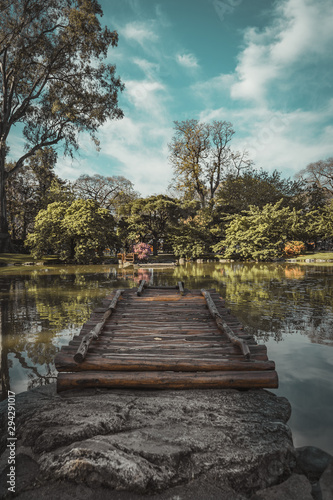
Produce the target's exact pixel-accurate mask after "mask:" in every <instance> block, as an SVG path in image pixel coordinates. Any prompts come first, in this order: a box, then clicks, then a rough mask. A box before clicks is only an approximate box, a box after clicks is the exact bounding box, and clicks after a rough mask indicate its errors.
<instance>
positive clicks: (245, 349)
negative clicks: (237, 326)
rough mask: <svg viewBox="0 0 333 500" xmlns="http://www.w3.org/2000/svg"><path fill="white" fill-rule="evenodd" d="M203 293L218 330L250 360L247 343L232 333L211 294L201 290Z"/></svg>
mask: <svg viewBox="0 0 333 500" xmlns="http://www.w3.org/2000/svg"><path fill="white" fill-rule="evenodd" d="M201 293H202V295H203V296H204V297H205V299H206V302H207V306H208V309H209V312H210V314H211V315H212V316H213V318H214V319H215V321H216V324H217V326H218V328H219V329H220V330H221V331H222V332H223V333H225V334H226V336H227V337H228V338H229V340H230V342H232V343H233V344H235V345H238V347H239V348H240V350H241V351H242V354H243V355H244V356H245V358H247V359H250V349H249V346H248V345H247V343H246V342H244V340H241V339H239V338H238V337H236V335H235V334H234V332H233V331H232V329H231V328H230V326H229V325H228V324H227V323H226V322H225V321H223V319H222V317H221V315H220V313H219V312H218V310H217V309H216V305H215V303H214V301H213V299H212V297H211V295H210V293H209V292H207V291H206V290H204V289H202V290H201Z"/></svg>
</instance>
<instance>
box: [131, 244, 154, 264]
mask: <svg viewBox="0 0 333 500" xmlns="http://www.w3.org/2000/svg"><path fill="white" fill-rule="evenodd" d="M133 252H134V253H136V254H137V255H138V259H139V260H146V259H148V257H149V255H150V254H151V248H150V245H148V243H137V244H136V245H134V246H133Z"/></svg>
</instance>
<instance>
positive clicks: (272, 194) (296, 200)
mask: <svg viewBox="0 0 333 500" xmlns="http://www.w3.org/2000/svg"><path fill="white" fill-rule="evenodd" d="M303 193H304V182H303V181H302V180H300V179H299V180H291V179H290V178H288V179H284V178H282V177H281V173H280V172H278V171H277V170H274V171H273V172H272V173H269V172H266V171H265V170H247V171H246V172H243V173H241V174H240V175H237V174H233V175H232V174H230V175H228V176H227V177H226V178H225V179H224V180H223V182H222V183H221V185H220V189H219V190H218V193H217V194H216V208H218V210H219V211H222V212H225V213H232V214H234V213H239V212H241V211H242V210H248V209H249V207H250V205H255V206H256V207H259V208H263V207H264V206H265V205H266V204H267V203H277V202H278V201H279V200H281V199H283V202H282V204H283V206H290V207H296V208H301V206H302V205H303Z"/></svg>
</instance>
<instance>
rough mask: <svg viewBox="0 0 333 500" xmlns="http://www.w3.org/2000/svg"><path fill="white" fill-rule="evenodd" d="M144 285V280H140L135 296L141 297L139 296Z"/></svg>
mask: <svg viewBox="0 0 333 500" xmlns="http://www.w3.org/2000/svg"><path fill="white" fill-rule="evenodd" d="M145 284H146V281H145V280H141V281H140V285H139V288H138V289H137V291H136V294H137V296H138V297H141V294H142V292H143V288H144V286H145Z"/></svg>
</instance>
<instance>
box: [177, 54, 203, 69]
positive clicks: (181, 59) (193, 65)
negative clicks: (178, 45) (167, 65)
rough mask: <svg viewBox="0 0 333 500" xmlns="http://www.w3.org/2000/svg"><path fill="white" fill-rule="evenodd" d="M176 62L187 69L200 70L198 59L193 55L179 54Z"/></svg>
mask: <svg viewBox="0 0 333 500" xmlns="http://www.w3.org/2000/svg"><path fill="white" fill-rule="evenodd" d="M176 61H177V62H178V64H180V65H181V66H184V67H185V68H190V69H197V68H199V64H198V61H197V58H196V57H195V56H194V55H193V54H177V56H176Z"/></svg>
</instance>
